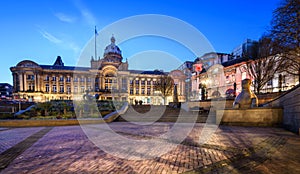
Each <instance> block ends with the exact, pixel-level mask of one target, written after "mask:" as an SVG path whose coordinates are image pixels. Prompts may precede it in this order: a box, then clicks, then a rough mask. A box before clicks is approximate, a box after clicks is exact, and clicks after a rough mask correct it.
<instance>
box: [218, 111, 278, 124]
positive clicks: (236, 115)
mask: <svg viewBox="0 0 300 174" xmlns="http://www.w3.org/2000/svg"><path fill="white" fill-rule="evenodd" d="M282 117H283V116H282V108H250V109H225V110H217V111H216V124H224V125H232V126H281V125H282Z"/></svg>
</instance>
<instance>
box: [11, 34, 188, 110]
mask: <svg viewBox="0 0 300 174" xmlns="http://www.w3.org/2000/svg"><path fill="white" fill-rule="evenodd" d="M115 41H116V40H115V38H114V37H112V38H111V43H110V44H109V45H108V46H107V47H106V48H105V50H104V55H103V58H101V59H97V60H95V59H94V58H92V59H91V61H90V63H91V66H90V67H77V66H65V65H64V63H63V61H62V58H61V57H60V56H58V57H57V59H56V60H55V62H54V64H53V65H40V64H38V63H36V62H33V61H31V60H24V61H21V62H19V63H18V64H17V65H16V66H14V67H11V68H10V70H11V72H12V76H13V87H14V89H13V91H14V93H13V96H14V98H15V99H26V100H30V101H36V102H43V101H49V100H73V99H78V98H82V96H83V95H84V94H85V93H86V92H87V90H88V91H89V94H90V95H94V96H99V99H100V100H118V101H128V102H130V103H134V102H135V101H136V100H137V101H140V100H141V101H142V102H143V103H144V104H154V105H160V104H164V103H169V102H171V101H172V98H173V97H172V96H168V97H167V98H166V100H167V101H166V102H165V101H163V100H164V97H162V96H161V92H160V91H159V90H157V84H159V82H160V79H161V78H162V77H163V76H170V77H172V78H173V81H174V83H175V84H176V85H177V90H178V95H179V96H178V98H179V101H185V90H184V89H185V88H184V86H185V75H184V73H182V72H181V71H179V70H174V71H171V72H169V73H165V72H162V71H159V70H154V71H142V70H129V69H128V62H127V60H126V61H123V57H122V52H121V49H120V48H119V47H118V46H117V45H116V44H115Z"/></svg>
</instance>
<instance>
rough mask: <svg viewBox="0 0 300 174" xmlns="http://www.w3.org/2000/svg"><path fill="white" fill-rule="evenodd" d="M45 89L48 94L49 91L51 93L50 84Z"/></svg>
mask: <svg viewBox="0 0 300 174" xmlns="http://www.w3.org/2000/svg"><path fill="white" fill-rule="evenodd" d="M45 88H46V89H45V91H46V92H49V91H50V88H49V84H46V86H45Z"/></svg>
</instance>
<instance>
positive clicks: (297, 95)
mask: <svg viewBox="0 0 300 174" xmlns="http://www.w3.org/2000/svg"><path fill="white" fill-rule="evenodd" d="M264 106H266V107H282V108H283V127H284V128H285V129H287V130H290V131H292V132H295V133H297V134H300V131H299V129H300V85H298V86H296V87H295V88H293V89H291V90H289V91H287V92H286V93H285V94H283V95H281V96H280V97H278V98H276V99H275V100H273V101H271V102H269V103H266V104H265V105H264Z"/></svg>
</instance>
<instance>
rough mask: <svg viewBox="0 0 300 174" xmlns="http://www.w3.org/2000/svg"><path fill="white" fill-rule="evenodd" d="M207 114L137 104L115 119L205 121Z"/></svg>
mask: <svg viewBox="0 0 300 174" xmlns="http://www.w3.org/2000/svg"><path fill="white" fill-rule="evenodd" d="M179 115H180V117H179ZM207 116H208V113H195V112H186V111H184V110H182V109H180V108H170V107H167V106H146V105H142V106H140V105H137V106H130V107H129V108H128V110H127V112H126V113H125V114H123V115H120V116H119V117H118V118H117V119H116V120H115V121H118V122H182V123H190V122H197V123H205V122H206V121H207ZM214 120H215V119H214ZM210 122H211V121H210Z"/></svg>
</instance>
